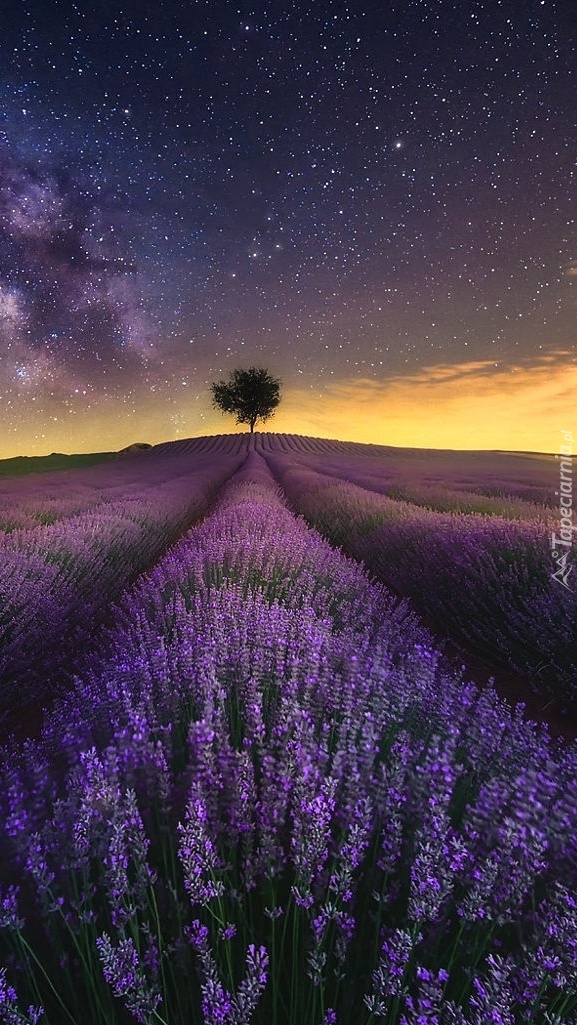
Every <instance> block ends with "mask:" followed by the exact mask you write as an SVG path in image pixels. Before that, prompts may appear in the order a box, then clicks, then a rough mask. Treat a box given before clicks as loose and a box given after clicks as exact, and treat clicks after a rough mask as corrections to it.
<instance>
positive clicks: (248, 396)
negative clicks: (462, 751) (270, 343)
mask: <svg viewBox="0 0 577 1025" xmlns="http://www.w3.org/2000/svg"><path fill="white" fill-rule="evenodd" d="M210 390H211V391H212V404H213V406H214V407H215V409H220V410H221V411H222V412H223V413H235V414H236V422H237V424H250V430H251V434H252V432H253V431H254V425H255V423H256V422H257V420H269V419H270V417H271V416H274V411H275V409H276V407H277V406H278V404H279V402H280V381H279V380H278V379H277V378H276V377H271V375H270V374H269V372H268V370H264V369H263V368H262V367H249V368H248V370H233V371H232V373H231V375H230V380H229V381H228V382H226V381H218V382H214V383H213V384H211V386H210Z"/></svg>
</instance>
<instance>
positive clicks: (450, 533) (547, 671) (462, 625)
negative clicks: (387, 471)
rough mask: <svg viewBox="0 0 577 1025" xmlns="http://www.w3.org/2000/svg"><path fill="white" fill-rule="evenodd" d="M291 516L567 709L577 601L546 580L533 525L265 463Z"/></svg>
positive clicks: (545, 557) (572, 699) (543, 533)
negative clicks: (423, 503)
mask: <svg viewBox="0 0 577 1025" xmlns="http://www.w3.org/2000/svg"><path fill="white" fill-rule="evenodd" d="M267 459H268V460H269V462H270V464H271V466H272V467H273V469H274V470H275V472H276V473H277V474H278V477H279V480H281V481H282V484H283V487H285V489H286V491H287V494H288V495H289V496H290V499H291V502H292V504H293V506H294V508H295V509H296V510H297V511H298V512H300V513H303V514H305V515H306V516H307V519H308V521H309V522H310V523H311V524H312V525H313V526H315V527H317V528H318V529H320V530H321V531H322V532H323V534H326V536H328V537H329V538H330V539H331V540H332V541H333V542H335V543H337V544H339V545H341V546H342V547H343V548H344V550H345V551H347V552H348V553H349V554H351V555H353V556H355V557H356V558H358V559H362V561H363V562H364V563H365V565H366V566H367V567H368V568H369V569H370V570H371V571H372V572H373V573H375V574H376V575H377V576H378V577H379V579H380V580H382V581H384V582H385V583H388V584H389V585H390V586H391V587H394V588H395V590H396V591H397V592H400V593H401V594H403V595H406V596H407V597H410V598H411V600H412V602H413V603H414V605H415V607H416V608H417V609H418V610H419V611H421V612H422V613H425V614H426V615H427V616H429V617H431V619H432V620H433V621H434V622H435V623H437V624H438V626H439V628H440V629H442V630H444V631H446V632H447V633H448V634H449V635H450V636H453V637H455V639H457V640H459V641H461V643H464V644H465V645H467V646H468V647H469V648H473V649H474V650H476V651H479V652H482V653H485V654H488V655H490V656H494V655H495V654H497V655H498V656H500V657H501V658H502V659H503V660H504V661H506V662H508V664H509V665H511V666H512V667H513V668H514V669H516V670H517V671H519V672H521V673H523V674H525V675H528V676H529V678H530V679H531V682H532V685H533V687H534V690H535V691H536V692H537V693H539V694H543V695H546V696H558V697H560V698H561V700H563V701H564V702H565V703H566V705H567V706H572V707H574V706H575V703H576V702H577V674H576V668H575V666H576V663H577V647H576V642H575V638H576V637H577V601H576V600H575V595H574V593H573V592H572V591H571V590H567V589H564V588H563V587H560V586H559V585H558V583H556V582H555V581H554V580H553V579H552V575H551V543H550V535H549V533H548V532H547V529H546V527H545V523H544V522H543V521H541V520H539V519H535V520H533V521H530V520H525V521H519V522H513V521H511V520H506V519H503V518H502V517H498V516H476V515H459V516H457V515H453V514H451V513H440V512H434V511H431V510H429V509H425V508H420V507H417V506H414V505H411V504H410V503H408V502H402V501H396V500H393V499H391V498H387V497H385V496H381V495H377V494H376V493H374V492H371V491H366V490H365V489H363V488H360V487H358V486H357V485H355V484H351V483H346V482H344V481H340V482H337V481H336V480H332V479H331V478H327V477H326V476H323V475H321V474H318V473H315V472H314V471H312V470H311V469H309V468H307V467H303V468H301V467H300V466H299V465H298V463H296V462H295V461H294V458H293V457H291V459H290V460H287V459H286V458H284V457H281V456H278V455H274V456H267Z"/></svg>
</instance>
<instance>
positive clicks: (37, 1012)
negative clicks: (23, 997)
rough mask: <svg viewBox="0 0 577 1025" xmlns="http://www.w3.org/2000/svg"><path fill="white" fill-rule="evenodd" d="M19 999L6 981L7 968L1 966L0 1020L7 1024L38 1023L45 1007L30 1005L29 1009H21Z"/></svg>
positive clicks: (33, 1024) (25, 1024) (26, 1024)
mask: <svg viewBox="0 0 577 1025" xmlns="http://www.w3.org/2000/svg"><path fill="white" fill-rule="evenodd" d="M17 1000H18V998H17V996H16V990H15V989H14V988H13V987H12V986H9V985H8V984H7V982H6V969H5V968H0V1021H2V1022H3V1023H5V1025H36V1022H38V1021H40V1018H41V1017H42V1015H43V1014H44V1008H42V1007H33V1006H32V1005H30V1007H28V1010H27V1011H21V1010H20V1009H19V1007H18V1004H17Z"/></svg>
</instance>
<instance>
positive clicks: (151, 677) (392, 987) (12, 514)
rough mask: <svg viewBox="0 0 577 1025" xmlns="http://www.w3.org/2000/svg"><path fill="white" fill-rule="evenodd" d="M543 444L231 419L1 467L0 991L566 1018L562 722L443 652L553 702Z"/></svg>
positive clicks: (363, 1011) (213, 1016) (573, 886)
mask: <svg viewBox="0 0 577 1025" xmlns="http://www.w3.org/2000/svg"><path fill="white" fill-rule="evenodd" d="M555 472H556V467H555V464H554V461H553V459H551V460H549V459H548V458H547V457H531V456H528V455H527V456H524V455H520V454H499V453H495V454H493V453H471V454H464V453H427V454H424V453H417V452H411V451H410V450H407V451H405V452H403V451H402V450H394V449H385V448H379V447H377V446H365V445H356V444H352V443H350V444H349V443H344V442H329V441H321V440H318V439H307V438H301V437H297V436H288V435H287V436H284V435H274V434H255V435H252V436H249V435H228V436H226V435H225V436H220V437H216V438H200V439H193V440H191V441H187V442H177V443H167V444H165V445H160V446H156V447H155V448H153V449H151V450H149V451H147V452H145V453H142V454H140V455H138V456H135V457H133V458H127V459H124V460H117V461H113V462H108V463H106V464H101V465H99V466H95V467H92V468H90V469H89V470H88V469H87V470H75V471H67V472H65V473H59V474H55V473H54V474H52V473H49V474H44V475H41V476H40V475H33V476H30V477H26V478H19V479H18V480H16V479H14V480H10V479H5V480H3V481H1V482H0V518H1V523H0V528H1V533H0V547H1V549H2V552H1V554H2V559H1V560H0V681H1V691H0V727H1V730H2V749H1V752H0V809H1V810H0V926H1V930H0V943H1V945H2V955H1V958H0V965H1V966H2V967H0V1021H2V1022H7V1023H10V1025H13V1023H16V1022H19V1023H20V1022H30V1023H32V1022H37V1021H40V1022H42V1023H44V1022H45V1023H47V1025H61V1023H76V1025H108V1023H119V1025H123V1023H130V1022H134V1021H136V1022H141V1023H150V1025H153V1023H160V1025H163V1023H164V1025H189V1023H192V1022H195V1023H196V1022H199V1023H204V1025H217V1023H218V1025H241V1023H242V1025H244V1023H247V1025H248V1023H255V1025H265V1023H267V1025H268V1023H271V1025H301V1023H305V1025H357V1023H358V1025H373V1023H374V1025H376V1023H385V1025H423V1023H427V1025H428V1023H432V1025H487V1023H495V1025H500V1023H503V1025H533V1023H534V1025H575V1023H576V1022H577V792H576V790H575V778H576V774H577V745H576V743H575V741H572V740H563V739H556V738H555V737H554V736H553V735H552V733H551V732H550V731H549V729H548V727H547V725H546V724H544V723H540V724H537V723H534V722H531V721H529V720H527V718H526V715H525V714H524V709H523V708H522V707H512V706H511V705H509V704H508V703H507V702H506V701H505V700H504V699H503V698H502V697H499V696H498V694H497V692H496V691H495V690H494V689H493V688H492V686H490V685H487V686H484V687H483V688H482V689H478V688H477V687H476V686H475V685H474V684H473V683H472V682H471V679H470V678H469V676H468V674H467V670H466V668H464V669H462V670H460V671H457V670H456V669H455V668H454V667H452V665H451V664H450V663H449V661H448V660H447V658H446V657H445V655H444V652H443V642H444V638H451V639H452V640H455V641H458V642H459V643H460V644H461V645H462V650H463V662H464V665H465V666H466V662H467V651H468V650H470V651H471V652H476V653H481V654H486V656H487V658H492V659H493V660H494V661H495V664H497V665H499V664H500V665H503V666H504V667H505V668H506V667H509V668H510V669H511V670H515V671H516V672H518V673H520V674H523V676H522V678H523V679H524V680H525V681H526V687H527V694H528V696H529V695H530V694H533V695H537V696H540V697H541V698H542V699H543V701H544V703H545V704H546V701H547V700H549V699H550V697H553V698H555V700H557V701H560V702H561V703H562V705H563V706H564V707H566V709H567V721H570V716H572V715H574V712H575V707H576V704H577V676H576V669H575V665H576V662H577V658H576V654H577V652H576V638H577V612H576V601H575V594H574V592H572V591H570V590H566V589H564V588H562V587H561V586H559V585H558V584H557V583H556V582H555V581H552V580H551V565H550V541H549V538H550V533H551V529H552V527H553V525H554V524H555V516H556V515H557V513H556V510H555V503H554V490H555V486H556V485H555ZM575 576H576V577H577V574H575ZM421 614H423V615H425V616H426V617H427V619H426V621H427V624H428V626H427V628H426V627H425V626H424V625H423V620H422V619H421V618H420V617H421ZM42 709H44V712H43V714H42V715H41V714H40V711H41V710H42ZM543 718H545V715H544V716H543ZM575 732H577V731H575Z"/></svg>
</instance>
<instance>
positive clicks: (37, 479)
mask: <svg viewBox="0 0 577 1025" xmlns="http://www.w3.org/2000/svg"><path fill="white" fill-rule="evenodd" d="M240 440H241V441H242V440H243V439H240ZM243 451H244V448H243V446H242V445H240V444H239V443H238V441H237V439H235V438H234V436H232V437H231V438H224V439H222V438H195V439H192V440H190V441H189V442H186V443H176V444H175V443H171V444H170V445H166V446H165V445H160V446H156V447H155V448H153V449H151V450H150V451H147V452H141V453H140V454H139V455H137V456H130V457H129V456H122V457H117V458H116V459H114V460H110V461H107V462H104V463H100V464H97V465H95V466H91V467H89V468H87V469H86V468H85V469H74V470H63V471H55V472H53V473H42V474H29V475H26V476H23V477H8V478H5V479H3V480H0V543H2V540H4V539H3V538H2V533H13V532H14V531H20V530H32V529H38V528H40V530H41V528H42V526H45V525H47V524H53V523H56V522H58V521H60V520H63V519H68V518H69V517H71V516H78V515H79V514H81V513H83V512H88V511H92V512H94V511H95V510H96V509H97V508H99V507H100V506H106V505H107V504H109V503H111V502H118V501H123V500H124V499H125V498H127V497H128V496H129V495H130V494H132V493H136V494H138V493H139V492H140V491H141V490H142V487H143V481H144V482H145V483H146V484H147V485H148V486H149V487H152V486H155V485H163V484H166V483H167V482H169V481H170V480H171V479H172V478H174V476H175V475H178V476H181V475H182V474H183V473H185V472H188V471H189V470H190V469H194V464H195V462H196V461H197V460H200V462H201V464H206V461H207V456H210V458H211V459H212V458H214V456H215V455H216V456H218V457H220V456H221V455H225V456H226V455H233V456H241V455H242V452H243Z"/></svg>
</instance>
